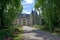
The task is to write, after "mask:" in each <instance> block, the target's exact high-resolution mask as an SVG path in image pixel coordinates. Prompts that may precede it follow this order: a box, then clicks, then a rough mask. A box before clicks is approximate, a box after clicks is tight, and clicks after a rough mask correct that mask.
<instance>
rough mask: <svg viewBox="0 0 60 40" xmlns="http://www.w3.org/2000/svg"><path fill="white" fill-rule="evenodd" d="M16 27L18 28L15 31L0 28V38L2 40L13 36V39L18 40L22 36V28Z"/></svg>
mask: <svg viewBox="0 0 60 40" xmlns="http://www.w3.org/2000/svg"><path fill="white" fill-rule="evenodd" d="M17 29H18V31H17V32H16V29H2V30H0V40H4V38H5V37H7V38H9V37H10V38H13V40H20V39H21V38H23V30H22V27H18V28H17ZM15 32H16V33H15Z"/></svg>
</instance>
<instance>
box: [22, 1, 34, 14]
mask: <svg viewBox="0 0 60 40" xmlns="http://www.w3.org/2000/svg"><path fill="white" fill-rule="evenodd" d="M21 4H22V5H23V11H22V13H26V14H30V13H31V11H32V9H33V8H34V0H23V1H22V3H21Z"/></svg>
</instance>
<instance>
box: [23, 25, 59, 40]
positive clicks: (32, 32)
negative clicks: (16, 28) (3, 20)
mask: <svg viewBox="0 0 60 40" xmlns="http://www.w3.org/2000/svg"><path fill="white" fill-rule="evenodd" d="M23 30H24V38H25V40H60V36H53V35H51V34H50V33H47V32H44V31H42V30H38V29H35V28H33V27H28V26H23Z"/></svg>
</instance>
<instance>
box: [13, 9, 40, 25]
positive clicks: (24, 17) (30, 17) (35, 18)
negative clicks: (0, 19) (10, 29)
mask: <svg viewBox="0 0 60 40" xmlns="http://www.w3.org/2000/svg"><path fill="white" fill-rule="evenodd" d="M14 24H15V25H21V26H33V25H35V24H37V25H38V24H39V15H38V14H37V12H36V10H32V12H31V14H20V16H19V17H18V18H16V19H15V21H14Z"/></svg>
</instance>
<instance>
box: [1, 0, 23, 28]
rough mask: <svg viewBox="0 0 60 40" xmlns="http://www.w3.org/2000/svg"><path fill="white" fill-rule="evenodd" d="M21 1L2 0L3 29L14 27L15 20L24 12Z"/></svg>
mask: <svg viewBox="0 0 60 40" xmlns="http://www.w3.org/2000/svg"><path fill="white" fill-rule="evenodd" d="M22 9H23V7H22V5H21V0H0V20H1V22H0V23H1V26H2V27H1V28H6V27H9V26H11V25H12V23H13V21H14V20H15V18H17V17H18V16H19V15H20V13H21V12H22Z"/></svg>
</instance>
